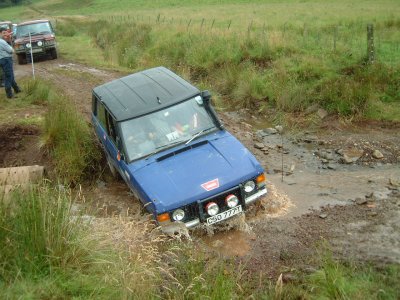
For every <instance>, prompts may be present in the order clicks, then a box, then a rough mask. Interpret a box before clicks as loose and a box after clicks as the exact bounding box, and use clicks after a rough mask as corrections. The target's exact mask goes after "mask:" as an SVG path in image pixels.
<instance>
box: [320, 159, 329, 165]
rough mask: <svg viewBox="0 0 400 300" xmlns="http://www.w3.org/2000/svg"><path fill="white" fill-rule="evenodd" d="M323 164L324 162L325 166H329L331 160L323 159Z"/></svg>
mask: <svg viewBox="0 0 400 300" xmlns="http://www.w3.org/2000/svg"><path fill="white" fill-rule="evenodd" d="M321 162H322V163H323V164H327V163H329V160H327V159H325V158H323V159H321Z"/></svg>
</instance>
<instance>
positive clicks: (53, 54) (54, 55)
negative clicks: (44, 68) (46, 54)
mask: <svg viewBox="0 0 400 300" xmlns="http://www.w3.org/2000/svg"><path fill="white" fill-rule="evenodd" d="M50 56H51V59H57V57H58V54H57V49H51V51H50Z"/></svg>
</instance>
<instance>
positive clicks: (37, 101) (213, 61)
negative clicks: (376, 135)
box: [0, 0, 400, 299]
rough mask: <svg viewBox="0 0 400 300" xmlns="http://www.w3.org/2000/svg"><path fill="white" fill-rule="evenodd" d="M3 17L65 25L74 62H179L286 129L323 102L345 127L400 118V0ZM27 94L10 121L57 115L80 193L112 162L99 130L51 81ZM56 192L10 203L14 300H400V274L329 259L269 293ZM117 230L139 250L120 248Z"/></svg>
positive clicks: (127, 6) (128, 66)
mask: <svg viewBox="0 0 400 300" xmlns="http://www.w3.org/2000/svg"><path fill="white" fill-rule="evenodd" d="M0 13H1V16H2V18H3V19H10V20H13V21H22V20H26V19H33V18H50V19H52V21H53V24H54V25H55V27H56V30H57V36H58V43H59V51H60V54H61V55H60V56H61V57H62V58H64V59H66V60H70V61H77V62H80V63H83V64H87V65H89V66H94V67H98V68H107V69H118V70H120V71H122V72H123V73H130V72H133V71H137V70H141V69H144V68H149V67H153V66H158V65H164V66H167V67H169V68H171V69H173V70H174V71H176V72H178V73H179V74H181V75H182V76H183V77H185V78H187V79H188V80H191V81H193V82H195V83H196V85H198V86H199V87H200V88H202V89H210V90H211V91H212V92H213V94H214V96H215V99H214V100H216V104H217V105H218V108H219V109H226V110H231V109H238V108H248V109H249V110H250V112H252V113H253V114H254V115H257V116H258V117H259V118H269V119H271V120H272V121H275V122H278V121H279V123H281V122H284V121H285V118H286V116H295V117H298V116H300V117H304V116H305V111H306V110H307V108H308V107H310V106H313V105H318V106H319V107H323V108H325V109H326V110H327V111H328V112H329V113H331V114H334V115H337V116H339V117H341V118H349V119H378V120H390V121H400V18H399V16H400V6H399V3H398V1H397V0H393V1H388V0H387V1H380V2H376V1H361V0H356V1H352V2H351V3H349V1H344V0H339V1H324V0H315V1H306V0H302V1H295V0H285V1H261V0H260V1H228V0H220V1H217V0H205V1H195V0H186V1H179V0H174V1H173V0H157V1H144V0H140V1H128V0H121V1H111V0H92V1H90V0H80V1H79V0H68V1H67V0H66V1H60V0H58V1H56V0H48V1H44V0H42V1H31V4H29V5H27V6H18V7H12V8H7V9H2V10H0ZM367 23H373V24H374V26H375V46H376V61H375V62H374V63H373V64H368V63H367V60H366V53H367V52H366V47H367V42H366V25H367ZM75 75H76V74H75ZM71 76H72V75H71ZM23 87H24V93H23V96H22V98H21V101H19V102H16V103H11V104H10V103H9V102H7V101H6V100H5V99H3V98H1V99H0V102H1V103H2V104H3V106H4V108H5V110H9V111H10V110H18V109H23V108H24V107H25V108H26V107H28V108H33V107H39V109H40V110H42V109H43V110H47V111H48V113H47V114H46V115H45V116H44V117H43V118H42V117H41V118H40V119H35V120H34V122H35V125H41V126H43V128H44V129H43V144H44V145H46V149H48V151H49V153H50V154H51V155H52V157H53V159H54V162H55V163H54V165H55V168H56V170H57V168H58V170H63V172H60V173H62V174H61V175H60V178H59V180H60V181H63V182H72V183H75V184H79V182H80V181H81V180H83V179H84V178H85V174H87V173H88V172H91V170H92V164H93V163H92V162H93V159H97V158H98V157H97V156H98V153H97V150H96V149H94V148H95V147H94V145H93V143H92V141H93V139H92V138H91V136H90V132H89V129H88V127H87V124H86V123H85V122H83V121H82V118H81V117H80V116H79V115H78V114H77V112H76V111H74V109H73V108H72V107H70V106H68V103H69V101H68V99H64V98H61V99H58V97H55V96H54V95H55V94H57V90H55V89H54V87H53V86H52V85H51V84H48V83H46V82H44V81H41V80H40V79H39V80H38V81H29V80H26V81H24V83H23ZM65 112H67V113H65ZM7 114H8V113H7V112H6V113H5V114H4V116H6V115H7ZM1 117H3V115H0V118H1ZM15 119H16V120H14V121H15V122H23V121H24V120H23V119H24V118H23V117H21V119H17V118H15ZM310 119H313V118H310ZM313 120H315V119H313ZM5 122H8V119H7V120H5V119H4V120H1V121H0V123H1V124H4V123H5ZM56 137H62V138H56ZM60 157H62V159H60ZM66 161H68V164H65V162H66ZM57 163H58V164H57ZM62 163H64V164H62ZM94 164H95V163H94ZM63 175H64V176H63ZM54 186H57V187H59V185H58V183H57V184H54V185H52V184H51V183H50V184H49V183H45V184H43V185H40V186H38V187H37V188H35V189H33V190H31V191H29V192H28V193H18V192H17V193H16V194H15V195H14V200H15V202H14V203H15V205H12V206H10V205H6V204H4V203H5V202H4V201H2V200H3V198H4V196H3V195H1V193H0V249H2V250H1V251H0V291H1V293H0V298H2V297H3V298H6V299H14V298H23V299H24V298H26V299H47V298H52V299H54V298H59V299H65V298H76V299H130V298H133V299H135V298H136V299H153V298H154V299H159V298H163V299H204V297H205V296H206V295H207V296H211V298H213V299H232V298H238V299H241V298H249V299H252V298H255V299H315V298H317V299H367V298H372V299H398V297H399V289H398V288H397V286H398V283H399V281H400V270H399V267H398V266H388V267H385V268H383V269H376V268H374V267H373V266H368V265H362V266H361V265H356V266H355V265H353V264H352V263H351V262H337V261H335V260H334V259H332V257H331V256H329V255H325V256H322V257H321V263H320V269H319V270H318V271H316V272H314V273H313V274H311V275H305V274H299V280H298V281H297V282H293V283H288V284H283V283H282V282H279V280H278V282H276V278H273V281H268V282H266V283H265V284H261V283H259V282H258V280H259V278H258V276H256V275H254V276H253V274H247V275H246V276H247V277H246V278H244V276H243V274H242V273H241V269H240V267H238V266H237V265H235V261H234V260H231V259H224V260H221V259H220V258H218V257H213V256H212V255H207V254H205V253H198V252H197V250H196V249H194V248H193V247H192V245H191V244H189V245H188V246H187V247H182V244H179V245H180V246H179V245H178V246H179V247H178V246H177V245H176V244H174V242H173V241H169V242H167V241H165V240H164V239H163V237H160V239H156V240H153V241H152V242H148V241H149V240H150V236H149V235H150V231H149V230H147V228H144V227H143V224H138V223H134V222H133V221H132V220H130V219H112V220H98V221H97V222H98V223H96V224H92V227H91V226H90V224H82V220H85V219H84V218H80V216H76V215H73V214H72V210H71V205H72V204H73V203H74V201H75V200H77V201H78V202H79V199H73V197H72V196H71V194H70V193H69V190H68V189H66V190H64V189H62V190H60V189H58V188H55V187H54ZM102 222H103V223H102ZM137 228H139V229H140V230H138V229H137ZM37 229H39V230H37ZM94 233H96V234H94ZM117 234H118V236H122V239H121V240H123V241H126V243H125V242H121V243H117V242H116V241H115V240H114V239H113V237H115V235H117ZM151 238H154V236H153V235H151ZM132 245H136V246H137V245H140V246H138V247H137V248H134V249H132V248H131V246H132ZM3 249H4V250H3ZM326 252H327V253H329V250H327V251H326ZM256 277H257V278H256Z"/></svg>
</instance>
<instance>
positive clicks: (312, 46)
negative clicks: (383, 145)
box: [57, 17, 400, 121]
mask: <svg viewBox="0 0 400 300" xmlns="http://www.w3.org/2000/svg"><path fill="white" fill-rule="evenodd" d="M398 21H399V20H397V19H396V18H394V19H392V20H391V21H384V22H381V23H376V24H375V26H376V28H378V29H379V30H377V34H379V38H380V48H379V51H377V55H376V61H375V62H374V63H373V64H369V63H367V60H368V58H367V56H366V53H367V52H366V24H364V23H363V22H356V23H353V24H346V25H344V26H341V27H340V29H339V28H338V27H335V26H333V25H329V26H328V25H327V26H323V27H315V26H308V27H306V28H304V27H302V26H295V25H294V24H290V25H287V27H285V28H284V29H283V28H279V29H274V30H270V29H268V28H266V27H265V28H264V27H261V28H260V27H259V28H255V27H252V28H249V30H248V31H247V32H244V33H237V32H234V31H232V32H228V33H227V32H225V31H219V30H214V31H211V30H209V29H208V30H205V29H203V30H202V29H201V28H196V29H189V28H188V27H187V26H186V25H184V26H180V25H178V24H177V25H173V24H164V23H162V22H161V21H159V22H158V23H156V24H147V23H146V22H141V21H140V20H139V21H137V20H135V19H134V18H133V17H131V18H129V17H126V18H123V17H121V18H115V17H112V18H109V19H107V20H99V21H96V20H89V19H87V20H82V19H74V18H72V19H71V18H67V19H62V20H59V21H58V22H57V24H58V30H59V34H60V35H62V36H63V39H64V40H63V41H64V45H63V46H62V49H63V51H65V52H66V53H68V50H67V49H68V48H69V46H70V45H71V44H70V41H73V40H75V39H85V36H86V39H87V40H90V41H91V42H92V45H91V47H92V50H91V51H95V52H99V50H100V51H101V53H102V56H103V58H104V60H100V61H101V64H102V65H104V62H108V64H109V66H111V67H112V66H114V67H115V68H120V69H121V70H124V71H127V72H129V71H130V72H132V71H135V70H141V69H145V68H149V67H153V66H158V65H164V66H167V67H169V68H171V69H173V70H175V71H176V72H178V73H180V74H182V75H183V76H184V77H186V78H187V79H188V80H190V81H194V82H195V83H196V84H197V85H199V86H200V87H202V88H208V89H211V90H213V92H214V94H215V95H216V99H217V102H218V105H219V107H220V108H221V109H228V110H229V109H233V108H235V109H237V108H248V109H250V110H251V111H253V114H262V115H268V114H271V109H273V110H272V111H276V110H278V111H281V112H290V113H302V112H304V111H305V110H307V108H309V107H310V106H313V105H318V106H319V107H322V108H324V109H326V110H327V111H328V112H329V113H332V114H337V115H338V116H341V117H350V116H351V117H354V116H356V119H357V118H369V119H378V120H394V121H400V109H399V107H400V106H399V105H398V104H399V103H400V94H399V90H400V86H399V82H400V71H399V70H400V68H399V66H400V56H398V53H397V52H396V51H392V50H393V49H390V45H391V43H392V41H393V42H394V41H395V39H396V36H398V29H399V28H400V22H398ZM364 25H365V26H364ZM337 30H339V32H338V31H337ZM339 36H340V38H339ZM383 41H386V42H383ZM392 46H393V45H392ZM393 47H394V46H393ZM85 51H89V50H88V47H85ZM89 57H90V56H89ZM87 61H89V60H87ZM90 61H91V62H92V63H93V60H90ZM99 64H100V62H99Z"/></svg>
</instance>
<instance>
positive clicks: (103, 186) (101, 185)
mask: <svg viewBox="0 0 400 300" xmlns="http://www.w3.org/2000/svg"><path fill="white" fill-rule="evenodd" d="M96 185H97V187H98V188H99V189H103V188H105V187H106V183H105V182H104V181H102V180H100V179H98V180H97V181H96Z"/></svg>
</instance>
